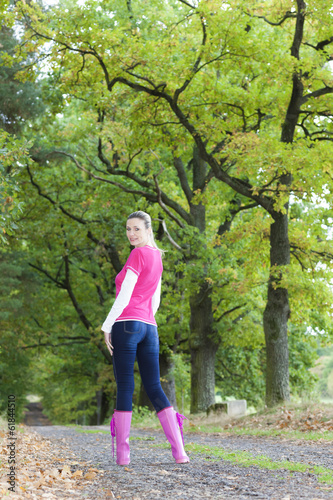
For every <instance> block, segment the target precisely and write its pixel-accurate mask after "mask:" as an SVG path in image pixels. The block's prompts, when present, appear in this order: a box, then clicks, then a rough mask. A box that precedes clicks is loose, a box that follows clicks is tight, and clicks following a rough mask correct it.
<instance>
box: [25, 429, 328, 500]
mask: <svg viewBox="0 0 333 500" xmlns="http://www.w3.org/2000/svg"><path fill="white" fill-rule="evenodd" d="M30 429H34V431H36V432H38V433H39V434H40V435H42V436H44V437H45V438H47V439H48V440H50V441H51V442H52V445H53V446H54V447H57V446H59V447H60V445H61V450H62V451H61V453H60V455H59V459H60V458H61V464H63V463H64V459H65V460H66V453H67V452H66V449H67V450H68V460H69V461H73V454H74V455H75V456H76V457H77V459H78V460H79V461H81V462H85V463H86V464H87V466H89V467H94V468H96V469H98V470H100V471H104V473H101V474H100V475H99V476H98V478H96V480H95V481H94V482H92V483H91V484H90V485H89V486H88V487H86V488H85V489H84V490H81V491H80V498H86V499H91V500H97V499H107V498H119V499H128V500H129V499H131V500H141V499H154V500H156V499H162V498H163V499H180V500H181V499H182V500H196V499H200V500H201V499H205V498H207V499H209V498H214V499H240V500H243V499H250V498H256V499H277V500H296V499H297V500H303V499H311V500H319V499H321V500H325V499H333V485H330V484H327V483H320V482H318V477H319V475H318V473H317V472H318V469H313V470H312V469H311V468H314V467H316V466H322V467H325V468H328V469H331V470H332V472H333V444H332V443H325V442H322V443H308V442H305V441H289V440H286V439H282V438H253V437H240V436H228V435H225V434H215V435H212V434H197V433H189V432H187V433H186V436H185V444H187V449H188V454H189V456H190V459H191V462H190V463H189V464H184V465H177V464H176V463H175V462H174V460H173V458H172V455H171V451H169V449H165V448H164V447H163V444H164V443H165V438H164V435H163V434H162V432H159V431H151V430H149V431H148V430H136V429H133V430H132V433H131V438H132V439H131V464H130V465H129V466H128V467H120V466H117V465H116V463H115V461H114V460H113V459H112V456H111V439H110V435H109V433H108V428H107V427H105V426H100V427H98V428H96V427H84V430H85V431H86V432H79V431H78V430H77V429H75V428H68V427H63V426H45V427H42V426H38V427H32V428H30ZM96 430H99V431H100V433H96ZM89 431H90V433H89ZM91 431H94V432H93V433H92V432H91ZM64 445H65V447H64ZM198 447H200V453H198V452H197V451H195V448H197V450H198ZM213 447H214V449H216V448H219V449H220V450H226V451H228V450H229V451H230V453H231V454H230V457H231V459H224V458H222V459H221V458H216V457H214V453H213V452H212V450H213ZM239 451H244V452H247V453H249V454H251V456H253V457H257V458H258V456H259V455H265V456H266V457H269V458H271V459H272V460H273V461H274V462H276V461H281V460H286V461H287V462H298V463H301V464H308V470H307V471H306V472H299V471H290V470H288V469H287V468H284V467H282V468H281V467H280V468H278V469H277V470H268V469H267V468H265V467H264V468H260V467H258V466H250V467H245V466H241V465H238V464H237V462H236V460H237V453H238V452H239ZM232 454H235V457H234V458H233V455H232ZM59 463H60V462H59ZM72 468H73V467H72ZM74 469H75V466H74V468H73V471H74ZM66 498H68V497H67V496H66ZM73 498H74V496H73ZM75 498H77V497H75Z"/></svg>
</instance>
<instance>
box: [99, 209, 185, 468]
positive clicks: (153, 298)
mask: <svg viewBox="0 0 333 500" xmlns="http://www.w3.org/2000/svg"><path fill="white" fill-rule="evenodd" d="M126 231H127V237H128V239H129V241H130V243H131V245H133V246H134V247H135V248H134V249H133V250H132V251H131V253H130V256H129V258H128V259H127V262H126V264H125V266H124V267H123V269H122V270H121V271H120V273H119V274H118V275H117V276H116V300H115V302H114V304H113V306H112V309H111V311H110V313H109V315H108V317H107V318H106V320H105V322H104V323H103V326H102V330H103V331H104V335H105V343H106V345H107V347H108V349H109V351H110V353H111V355H113V370H114V375H115V379H116V384H117V403H116V410H115V411H114V414H113V417H112V420H111V423H110V427H111V435H112V440H113V437H114V436H115V437H116V445H117V464H119V465H127V464H129V463H130V449H129V434H130V428H131V419H132V396H133V391H134V361H135V358H137V361H138V365H139V370H140V375H141V379H142V382H143V385H144V387H145V389H146V392H147V394H148V397H149V399H150V400H151V402H152V404H153V406H154V408H155V410H156V412H157V416H158V418H159V420H160V423H161V425H162V427H163V430H164V432H165V435H166V437H167V439H168V441H169V442H170V444H171V450H172V454H173V457H174V458H175V460H176V462H177V463H186V462H189V458H188V456H187V455H186V453H185V450H184V445H183V438H182V419H183V418H184V417H183V416H182V415H180V414H179V413H176V411H175V410H174V409H173V407H172V406H171V405H170V402H169V400H168V398H167V397H166V395H165V394H164V391H163V389H162V387H161V382H160V369H159V338H158V333H157V325H156V321H155V317H154V316H155V314H156V311H157V309H158V307H159V304H160V294H161V275H162V271H163V266H162V258H161V252H160V250H159V249H158V248H157V246H156V243H155V240H154V236H153V232H152V226H151V219H150V216H149V215H148V214H147V213H145V212H141V211H139V212H134V213H132V214H131V215H130V216H129V217H128V219H127V225H126Z"/></svg>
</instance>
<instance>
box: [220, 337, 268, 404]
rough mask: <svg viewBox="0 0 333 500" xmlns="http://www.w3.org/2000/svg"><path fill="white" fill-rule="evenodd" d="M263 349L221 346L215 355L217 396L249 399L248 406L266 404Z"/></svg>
mask: <svg viewBox="0 0 333 500" xmlns="http://www.w3.org/2000/svg"><path fill="white" fill-rule="evenodd" d="M264 371H265V361H264V350H263V348H262V347H261V348H259V347H256V348H251V347H237V346H234V345H228V344H226V345H223V344H222V345H221V347H220V348H219V350H218V353H217V357H216V368H215V372H216V385H217V387H218V390H217V393H216V394H217V395H218V396H220V397H221V398H222V400H223V401H226V400H227V398H228V397H234V398H235V399H246V401H247V404H248V406H254V407H258V406H261V405H262V404H263V400H264V394H265V377H264Z"/></svg>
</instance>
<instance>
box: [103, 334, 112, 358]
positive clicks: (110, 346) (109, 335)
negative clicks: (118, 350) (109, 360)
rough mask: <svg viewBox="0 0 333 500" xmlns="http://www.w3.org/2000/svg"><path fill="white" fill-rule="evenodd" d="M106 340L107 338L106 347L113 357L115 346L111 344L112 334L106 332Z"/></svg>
mask: <svg viewBox="0 0 333 500" xmlns="http://www.w3.org/2000/svg"><path fill="white" fill-rule="evenodd" d="M104 338H105V343H106V347H107V348H108V350H109V353H110V354H111V356H112V355H113V345H112V344H111V333H107V332H104Z"/></svg>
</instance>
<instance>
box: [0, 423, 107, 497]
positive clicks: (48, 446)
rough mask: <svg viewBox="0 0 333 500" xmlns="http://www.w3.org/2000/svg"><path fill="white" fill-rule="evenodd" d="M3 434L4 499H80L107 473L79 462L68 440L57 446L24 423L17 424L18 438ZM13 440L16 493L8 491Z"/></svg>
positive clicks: (0, 471) (0, 491) (0, 482)
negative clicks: (10, 447) (85, 491)
mask: <svg viewBox="0 0 333 500" xmlns="http://www.w3.org/2000/svg"><path fill="white" fill-rule="evenodd" d="M0 437H1V441H2V442H1V449H0V457H1V463H0V476H1V477H0V497H1V498H13V499H17V500H21V499H35V498H45V499H50V500H52V499H56V498H76V497H78V498H79V497H80V496H81V493H82V490H83V489H84V488H85V487H87V486H88V485H89V484H90V483H91V482H92V481H94V480H95V479H98V477H99V476H101V475H102V474H103V473H104V471H103V470H99V469H96V468H94V467H90V465H89V463H86V462H83V461H77V459H76V457H75V455H74V453H73V452H71V450H70V449H69V447H68V446H67V445H66V440H65V439H64V440H63V444H62V445H59V444H57V446H56V447H55V446H54V444H52V443H51V441H49V440H48V439H45V438H43V437H42V436H41V435H40V434H37V433H36V432H34V431H33V430H31V429H29V427H27V426H24V425H19V426H18V427H17V432H15V439H13V437H10V436H9V434H8V432H7V431H6V430H4V429H1V430H0ZM10 441H15V492H12V491H9V490H8V488H9V486H10V484H9V483H8V474H9V472H10V469H9V467H10V465H9V464H8V457H9V449H8V445H9V442H10ZM110 493H111V492H110ZM109 496H111V497H112V494H111V495H109Z"/></svg>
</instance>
